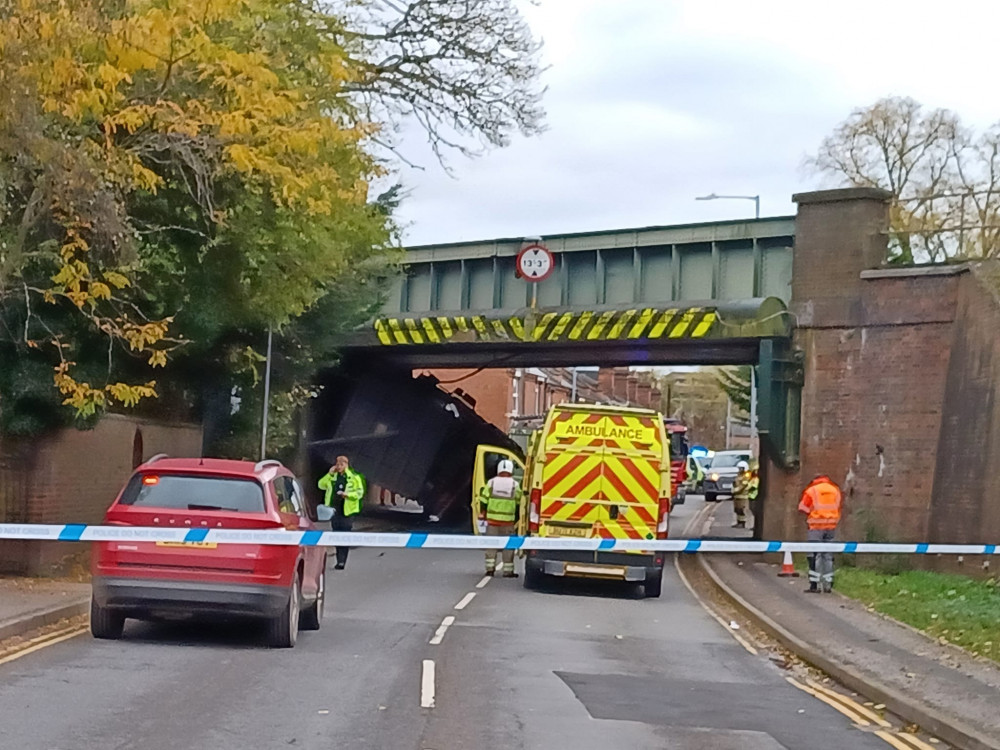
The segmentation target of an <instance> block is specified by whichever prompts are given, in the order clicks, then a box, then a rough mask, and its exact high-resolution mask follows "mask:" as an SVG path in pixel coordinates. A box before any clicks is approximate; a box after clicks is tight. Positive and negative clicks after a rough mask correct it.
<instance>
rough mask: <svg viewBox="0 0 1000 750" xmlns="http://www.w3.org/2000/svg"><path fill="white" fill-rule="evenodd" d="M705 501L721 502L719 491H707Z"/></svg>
mask: <svg viewBox="0 0 1000 750" xmlns="http://www.w3.org/2000/svg"><path fill="white" fill-rule="evenodd" d="M705 502H706V503H717V502H719V495H718V493H715V492H706V493H705Z"/></svg>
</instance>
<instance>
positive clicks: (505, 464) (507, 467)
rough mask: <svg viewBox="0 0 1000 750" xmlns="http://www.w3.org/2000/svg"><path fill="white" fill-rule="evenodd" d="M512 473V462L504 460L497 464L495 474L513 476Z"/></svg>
mask: <svg viewBox="0 0 1000 750" xmlns="http://www.w3.org/2000/svg"><path fill="white" fill-rule="evenodd" d="M513 473H514V462H513V461H511V460H509V459H506V458H505V459H504V460H503V461H501V462H500V463H498V464H497V474H513Z"/></svg>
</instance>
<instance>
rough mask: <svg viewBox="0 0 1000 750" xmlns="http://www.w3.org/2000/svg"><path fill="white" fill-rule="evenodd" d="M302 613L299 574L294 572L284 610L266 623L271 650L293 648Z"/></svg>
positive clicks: (297, 635)
mask: <svg viewBox="0 0 1000 750" xmlns="http://www.w3.org/2000/svg"><path fill="white" fill-rule="evenodd" d="M301 611H302V586H301V582H300V579H299V572H298V571H295V577H294V578H293V579H292V588H291V590H290V591H289V592H288V603H287V604H286V605H285V610H284V611H283V612H282V613H281V614H280V615H278V616H277V617H275V618H273V619H271V620H269V621H268V623H267V642H268V644H269V645H270V646H271V647H272V648H294V646H295V642H296V641H297V640H298V638H299V616H300V613H301Z"/></svg>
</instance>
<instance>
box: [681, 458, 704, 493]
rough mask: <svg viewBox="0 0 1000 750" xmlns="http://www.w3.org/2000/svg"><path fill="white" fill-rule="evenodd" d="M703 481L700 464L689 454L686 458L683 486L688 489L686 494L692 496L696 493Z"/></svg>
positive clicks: (702, 471)
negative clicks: (685, 478) (685, 476)
mask: <svg viewBox="0 0 1000 750" xmlns="http://www.w3.org/2000/svg"><path fill="white" fill-rule="evenodd" d="M704 481H705V470H704V469H703V468H701V463H700V462H699V461H698V459H696V458H695V457H694V456H692V455H691V454H688V457H687V481H685V482H684V485H685V486H686V487H687V488H688V492H690V493H692V494H694V493H695V492H697V490H698V488H699V487H700V486H701V483H702V482H704Z"/></svg>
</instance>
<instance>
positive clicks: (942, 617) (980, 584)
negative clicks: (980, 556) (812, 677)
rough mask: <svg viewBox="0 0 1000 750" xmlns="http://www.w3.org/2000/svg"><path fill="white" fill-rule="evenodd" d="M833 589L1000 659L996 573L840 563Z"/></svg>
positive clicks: (999, 599)
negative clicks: (978, 575)
mask: <svg viewBox="0 0 1000 750" xmlns="http://www.w3.org/2000/svg"><path fill="white" fill-rule="evenodd" d="M836 587H837V590H838V591H840V592H841V593H842V594H845V595H846V596H849V597H851V598H853V599H857V600H858V601H861V602H863V603H864V604H866V605H868V606H869V607H871V608H872V609H874V610H875V611H877V612H881V613H882V614H885V615H888V616H889V617H893V618H895V619H897V620H899V621H900V622H905V623H906V624H907V625H911V626H913V627H915V628H917V629H919V630H922V631H924V632H925V633H927V634H928V635H931V636H933V637H935V638H941V639H944V640H946V641H948V642H950V643H954V644H955V645H957V646H961V647H962V648H964V649H967V650H968V651H971V652H972V653H974V654H976V655H978V656H984V657H987V658H990V659H993V660H995V661H1000V585H998V582H997V580H996V579H991V580H988V581H981V580H974V579H971V578H966V577H965V576H960V575H949V574H945V573H932V572H930V571H924V570H909V571H904V572H901V573H897V574H891V573H883V572H879V571H875V570H867V569H864V568H856V567H840V568H839V569H838V570H837V577H836Z"/></svg>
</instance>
